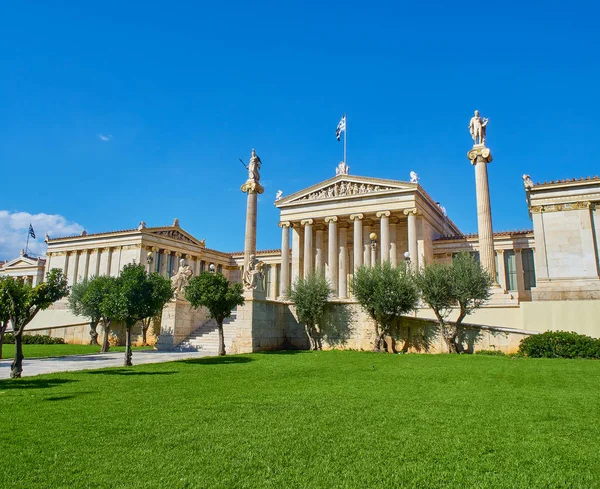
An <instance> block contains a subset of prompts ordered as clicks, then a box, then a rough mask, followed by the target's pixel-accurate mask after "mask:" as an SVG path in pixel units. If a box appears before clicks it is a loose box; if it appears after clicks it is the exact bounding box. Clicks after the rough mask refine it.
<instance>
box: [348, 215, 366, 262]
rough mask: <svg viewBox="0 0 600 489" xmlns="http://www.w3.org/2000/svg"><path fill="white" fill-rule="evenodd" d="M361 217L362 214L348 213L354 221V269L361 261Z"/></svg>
mask: <svg viewBox="0 0 600 489" xmlns="http://www.w3.org/2000/svg"><path fill="white" fill-rule="evenodd" d="M363 218H364V216H363V214H350V220H351V221H353V222H354V236H353V237H354V253H353V254H354V270H356V269H357V268H359V267H360V266H361V265H362V262H363V254H364V252H363Z"/></svg>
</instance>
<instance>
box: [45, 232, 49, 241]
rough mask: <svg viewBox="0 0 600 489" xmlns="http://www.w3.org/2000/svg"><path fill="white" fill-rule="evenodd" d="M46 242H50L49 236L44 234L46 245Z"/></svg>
mask: <svg viewBox="0 0 600 489" xmlns="http://www.w3.org/2000/svg"><path fill="white" fill-rule="evenodd" d="M48 241H50V235H49V234H48V233H46V234H45V236H44V243H48Z"/></svg>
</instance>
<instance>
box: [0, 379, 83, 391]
mask: <svg viewBox="0 0 600 489" xmlns="http://www.w3.org/2000/svg"><path fill="white" fill-rule="evenodd" d="M71 382H79V381H78V380H72V379H27V378H25V379H6V380H1V381H0V391H3V390H9V389H48V388H51V387H57V386H59V385H62V384H69V383H71Z"/></svg>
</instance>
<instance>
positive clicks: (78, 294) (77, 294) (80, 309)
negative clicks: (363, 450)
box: [67, 278, 100, 345]
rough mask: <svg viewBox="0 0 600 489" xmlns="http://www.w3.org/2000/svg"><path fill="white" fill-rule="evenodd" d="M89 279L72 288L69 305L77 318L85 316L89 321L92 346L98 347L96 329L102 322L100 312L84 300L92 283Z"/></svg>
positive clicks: (68, 299)
mask: <svg viewBox="0 0 600 489" xmlns="http://www.w3.org/2000/svg"><path fill="white" fill-rule="evenodd" d="M91 280H93V278H92V279H90V280H88V279H87V278H85V279H83V280H82V281H81V282H78V283H76V284H74V285H72V286H71V293H70V294H69V297H67V301H68V303H69V310H70V311H71V312H72V313H73V314H75V315H76V316H84V317H87V318H88V319H89V325H90V345H98V344H99V343H98V332H97V331H96V327H97V326H98V322H99V321H100V314H99V310H98V308H96V307H90V304H88V303H87V301H86V300H85V299H84V297H85V294H86V292H87V290H88V285H89V284H90V281H91Z"/></svg>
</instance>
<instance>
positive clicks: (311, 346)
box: [304, 323, 316, 351]
mask: <svg viewBox="0 0 600 489" xmlns="http://www.w3.org/2000/svg"><path fill="white" fill-rule="evenodd" d="M304 331H306V336H307V337H308V344H309V350H311V351H313V350H316V345H315V339H314V338H313V335H312V334H311V331H310V326H309V325H308V323H306V324H305V325H304Z"/></svg>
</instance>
